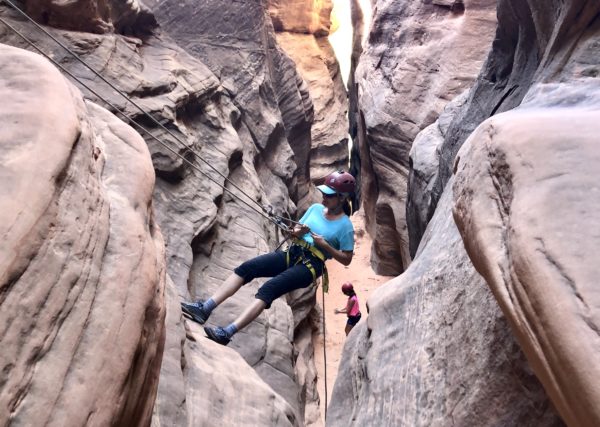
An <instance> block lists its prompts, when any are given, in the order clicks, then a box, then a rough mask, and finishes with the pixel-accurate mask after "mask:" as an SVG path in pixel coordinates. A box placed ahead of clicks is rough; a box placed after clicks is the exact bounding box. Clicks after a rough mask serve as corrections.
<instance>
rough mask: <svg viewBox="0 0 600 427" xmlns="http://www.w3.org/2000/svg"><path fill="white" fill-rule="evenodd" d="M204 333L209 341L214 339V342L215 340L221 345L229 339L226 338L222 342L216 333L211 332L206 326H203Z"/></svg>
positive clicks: (225, 343)
mask: <svg viewBox="0 0 600 427" xmlns="http://www.w3.org/2000/svg"><path fill="white" fill-rule="evenodd" d="M204 333H205V334H206V336H207V338H208V339H209V340H211V341H214V342H216V343H217V344H221V345H227V344H229V342H230V341H231V340H230V339H228V340H227V341H225V342H222V341H221V338H219V337H217V336H216V335H215V334H214V333H213V331H212V329H210V328H209V327H208V326H205V327H204Z"/></svg>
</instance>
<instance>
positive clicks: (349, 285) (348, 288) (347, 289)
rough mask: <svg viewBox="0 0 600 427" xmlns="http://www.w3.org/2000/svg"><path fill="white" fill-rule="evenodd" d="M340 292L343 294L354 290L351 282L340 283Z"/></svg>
mask: <svg viewBox="0 0 600 427" xmlns="http://www.w3.org/2000/svg"><path fill="white" fill-rule="evenodd" d="M342 292H343V293H345V294H348V293H350V292H354V286H352V283H350V282H346V283H344V284H343V285H342Z"/></svg>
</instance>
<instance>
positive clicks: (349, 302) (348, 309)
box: [335, 298, 355, 314]
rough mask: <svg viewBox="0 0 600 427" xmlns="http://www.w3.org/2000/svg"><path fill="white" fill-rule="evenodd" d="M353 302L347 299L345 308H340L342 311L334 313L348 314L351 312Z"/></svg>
mask: <svg viewBox="0 0 600 427" xmlns="http://www.w3.org/2000/svg"><path fill="white" fill-rule="evenodd" d="M354 304H355V303H354V300H353V299H351V298H348V303H347V304H346V307H344V308H342V309H337V308H336V309H335V313H336V314H338V313H350V311H352V307H354Z"/></svg>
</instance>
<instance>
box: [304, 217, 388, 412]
mask: <svg viewBox="0 0 600 427" xmlns="http://www.w3.org/2000/svg"><path fill="white" fill-rule="evenodd" d="M351 219H352V223H353V224H354V232H355V246H354V257H353V259H352V263H350V265H349V266H347V267H346V266H344V265H342V264H340V263H338V262H335V261H329V262H328V263H327V271H328V272H329V292H328V293H326V294H325V302H324V304H325V337H326V353H327V399H328V400H329V399H331V393H332V391H333V385H334V383H335V379H336V377H337V373H338V366H339V363H340V359H341V358H342V350H343V349H344V342H345V340H346V334H345V333H344V328H345V327H346V315H345V314H335V313H334V310H335V309H336V308H344V307H345V306H346V302H347V300H348V297H347V296H345V295H344V294H343V293H342V291H341V286H342V284H343V283H344V282H346V281H349V282H352V284H353V286H354V290H355V291H356V294H357V296H358V300H359V303H360V311H361V314H362V318H361V320H360V321H361V322H365V321H366V318H367V308H366V302H367V299H368V298H369V295H370V294H371V293H372V292H373V291H374V290H375V289H376V288H377V287H379V286H381V285H382V284H383V283H385V282H387V281H388V280H390V279H391V277H386V276H379V275H377V274H375V272H374V271H373V269H371V264H370V262H369V260H370V257H371V239H370V237H369V235H368V234H367V233H366V231H365V219H364V216H363V214H362V212H361V211H359V212H357V213H356V214H354V215H352V217H351ZM322 298H323V296H322V292H320V291H319V295H318V297H317V302H318V305H319V307H320V308H321V309H322V308H323V299H322ZM314 345H315V363H316V366H317V372H318V375H319V380H318V389H319V395H320V397H321V416H322V417H324V412H325V406H324V405H323V402H324V401H325V381H324V378H325V369H324V368H325V364H324V359H325V355H324V354H323V331H322V330H321V331H320V333H318V334H315V336H314ZM328 403H329V402H328Z"/></svg>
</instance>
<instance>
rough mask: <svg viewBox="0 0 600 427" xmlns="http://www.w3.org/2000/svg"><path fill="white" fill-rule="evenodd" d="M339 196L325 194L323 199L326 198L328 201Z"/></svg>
mask: <svg viewBox="0 0 600 427" xmlns="http://www.w3.org/2000/svg"><path fill="white" fill-rule="evenodd" d="M337 196H338V195H337V193H334V194H325V193H323V197H324V198H326V199H333V198H334V197H337Z"/></svg>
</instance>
